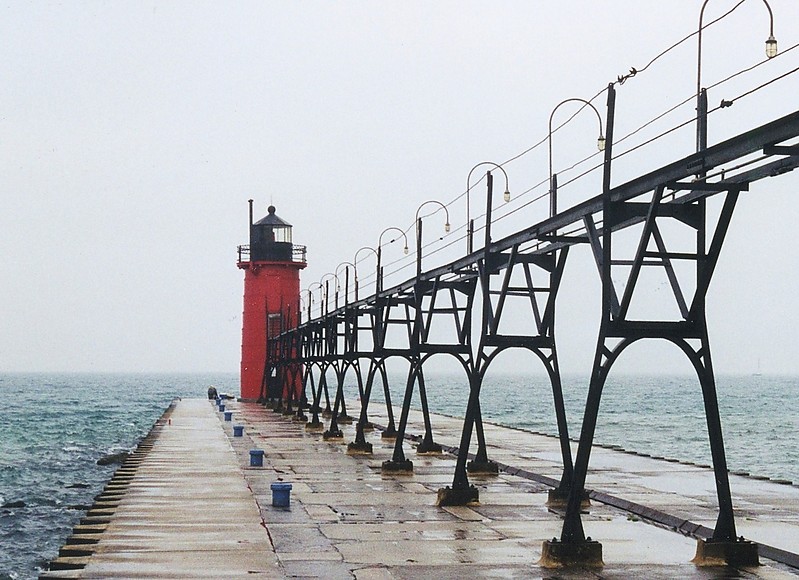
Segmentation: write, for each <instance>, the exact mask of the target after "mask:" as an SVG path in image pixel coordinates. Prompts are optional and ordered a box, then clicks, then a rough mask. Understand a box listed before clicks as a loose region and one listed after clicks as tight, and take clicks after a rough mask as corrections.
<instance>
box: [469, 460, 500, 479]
mask: <svg viewBox="0 0 799 580" xmlns="http://www.w3.org/2000/svg"><path fill="white" fill-rule="evenodd" d="M466 471H468V472H469V473H483V474H487V475H496V474H498V473H499V465H497V464H496V463H494V462H493V461H490V460H489V461H477V460H475V461H470V462H469V463H467V464H466Z"/></svg>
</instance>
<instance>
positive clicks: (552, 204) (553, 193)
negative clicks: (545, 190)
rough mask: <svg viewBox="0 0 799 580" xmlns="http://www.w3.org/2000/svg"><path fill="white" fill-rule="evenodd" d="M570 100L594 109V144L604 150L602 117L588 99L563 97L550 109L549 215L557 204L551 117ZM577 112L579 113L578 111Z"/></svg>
mask: <svg viewBox="0 0 799 580" xmlns="http://www.w3.org/2000/svg"><path fill="white" fill-rule="evenodd" d="M571 102H579V103H583V106H582V107H581V108H580V110H582V109H584V108H585V107H590V108H591V109H592V110H593V111H594V113H596V118H597V120H598V121H599V137H598V138H597V140H596V146H597V149H599V150H600V151H604V150H605V134H604V132H603V130H602V117H601V116H600V114H599V111H598V110H597V108H596V107H595V106H594V105H592V104H591V103H590V102H589V101H586V100H585V99H580V98H576V97H574V98H571V99H565V100H563V101H561V102H560V103H558V104H557V105H555V108H554V109H552V112H551V113H550V114H549V125H548V127H549V132H548V133H547V143H548V147H549V196H550V204H549V207H550V210H549V217H552V216H554V215H555V214H556V213H557V205H558V204H557V193H556V191H555V189H556V188H555V186H554V184H553V179H552V176H553V175H554V173H553V171H552V119H554V118H555V113H556V112H557V110H558V109H559V108H560V107H561V106H562V105H565V104H566V103H571ZM577 112H578V113H579V112H580V111H577ZM575 114H576V113H575Z"/></svg>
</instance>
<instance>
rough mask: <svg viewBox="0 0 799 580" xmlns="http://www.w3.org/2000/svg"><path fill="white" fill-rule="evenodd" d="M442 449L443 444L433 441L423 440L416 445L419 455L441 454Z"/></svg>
mask: <svg viewBox="0 0 799 580" xmlns="http://www.w3.org/2000/svg"><path fill="white" fill-rule="evenodd" d="M442 451H443V448H442V447H441V445H439V444H438V443H435V442H433V441H422V442H421V443H419V445H418V446H417V447H416V453H418V454H419V455H439V454H441V452H442Z"/></svg>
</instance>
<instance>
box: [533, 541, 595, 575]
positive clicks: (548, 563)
mask: <svg viewBox="0 0 799 580" xmlns="http://www.w3.org/2000/svg"><path fill="white" fill-rule="evenodd" d="M538 565H539V566H541V567H542V568H563V567H566V566H587V567H591V568H600V567H602V566H604V565H605V563H604V562H603V561H602V544H600V543H599V542H595V541H593V540H591V539H590V538H588V539H586V540H585V541H583V542H560V541H558V539H557V538H552V539H551V540H546V541H544V545H543V548H542V550H541V559H540V560H539V561H538Z"/></svg>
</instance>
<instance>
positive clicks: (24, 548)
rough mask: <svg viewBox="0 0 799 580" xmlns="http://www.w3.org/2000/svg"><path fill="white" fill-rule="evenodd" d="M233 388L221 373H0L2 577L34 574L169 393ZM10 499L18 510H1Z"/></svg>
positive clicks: (191, 393)
mask: <svg viewBox="0 0 799 580" xmlns="http://www.w3.org/2000/svg"><path fill="white" fill-rule="evenodd" d="M212 383H213V384H217V385H220V386H221V389H220V390H233V389H234V387H235V386H236V383H237V377H236V375H233V374H228V375H99V374H92V375H83V374H65V375H50V374H0V393H3V395H4V397H3V398H4V400H5V401H6V403H9V404H10V405H11V406H12V407H13V411H12V412H11V413H8V414H7V415H6V418H5V419H4V420H3V421H2V422H0V441H2V442H3V443H2V445H0V580H2V579H4V578H14V579H15V580H16V579H19V580H23V579H29V578H36V577H37V576H38V574H39V572H40V571H41V568H42V567H43V566H44V565H45V564H46V563H47V562H48V561H49V560H51V559H53V558H54V557H55V556H56V555H57V553H58V549H59V548H60V547H61V545H63V543H64V540H65V539H66V538H67V536H68V535H69V533H70V532H71V530H72V528H73V527H74V525H75V524H76V523H77V522H78V520H79V519H80V518H81V517H82V515H83V513H84V509H85V507H86V506H88V505H91V504H92V503H93V498H94V496H96V495H97V494H98V493H99V492H100V491H101V490H102V488H103V486H104V485H105V482H106V481H107V480H108V478H109V477H110V476H111V474H112V473H113V471H114V469H115V468H116V466H114V465H111V466H98V465H97V460H98V459H100V458H101V457H103V456H105V455H109V454H111V453H117V452H120V451H125V450H128V449H131V448H132V447H134V446H135V445H136V443H137V442H138V441H139V440H140V439H141V438H142V437H143V436H144V435H145V434H146V433H147V431H148V430H149V429H150V427H151V426H152V424H153V423H154V421H155V420H156V419H157V418H158V417H159V416H160V415H161V413H163V411H164V409H165V408H166V407H167V406H168V405H169V402H170V401H171V400H172V399H174V398H175V397H181V396H192V397H198V396H200V397H201V396H204V394H205V389H207V387H208V385H209V384H212ZM6 505H11V506H18V507H7V508H3V507H2V506H6Z"/></svg>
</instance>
